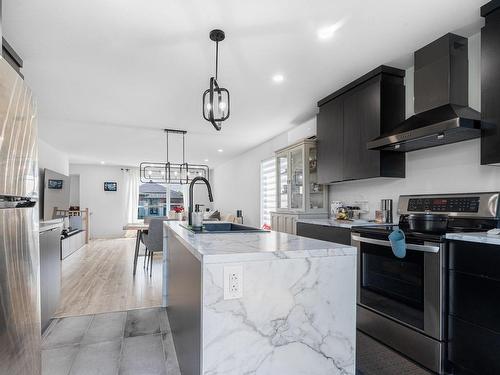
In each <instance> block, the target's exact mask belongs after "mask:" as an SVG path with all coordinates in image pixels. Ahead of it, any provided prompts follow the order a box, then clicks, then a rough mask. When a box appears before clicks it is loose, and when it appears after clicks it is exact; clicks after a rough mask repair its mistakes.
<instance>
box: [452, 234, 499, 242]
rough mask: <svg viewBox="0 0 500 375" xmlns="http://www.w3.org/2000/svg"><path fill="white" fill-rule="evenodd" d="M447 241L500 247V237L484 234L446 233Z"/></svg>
mask: <svg viewBox="0 0 500 375" xmlns="http://www.w3.org/2000/svg"><path fill="white" fill-rule="evenodd" d="M446 239H447V240H455V241H466V242H479V243H486V244H490V245H500V235H488V234H487V233H485V232H474V233H447V234H446Z"/></svg>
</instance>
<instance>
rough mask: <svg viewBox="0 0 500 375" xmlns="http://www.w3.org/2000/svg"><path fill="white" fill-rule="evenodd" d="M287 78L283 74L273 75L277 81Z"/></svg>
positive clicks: (274, 80)
mask: <svg viewBox="0 0 500 375" xmlns="http://www.w3.org/2000/svg"><path fill="white" fill-rule="evenodd" d="M284 80H285V77H284V76H283V74H279V73H278V74H275V75H273V82H275V83H281V82H283V81H284Z"/></svg>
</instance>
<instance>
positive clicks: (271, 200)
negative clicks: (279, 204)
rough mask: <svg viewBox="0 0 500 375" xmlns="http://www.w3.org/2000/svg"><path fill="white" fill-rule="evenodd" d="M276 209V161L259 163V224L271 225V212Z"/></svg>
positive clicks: (272, 159)
mask: <svg viewBox="0 0 500 375" xmlns="http://www.w3.org/2000/svg"><path fill="white" fill-rule="evenodd" d="M274 210H276V161H275V159H274V158H271V159H267V160H264V161H262V162H261V163H260V225H261V227H263V226H264V225H266V226H267V225H268V226H271V212H272V211H274Z"/></svg>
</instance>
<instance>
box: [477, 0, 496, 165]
mask: <svg viewBox="0 0 500 375" xmlns="http://www.w3.org/2000/svg"><path fill="white" fill-rule="evenodd" d="M481 16H483V17H485V19H486V22H485V26H484V27H483V28H482V30H481V117H482V119H483V121H485V122H488V123H490V124H493V125H494V126H493V127H491V128H487V129H483V130H482V134H481V164H498V165H500V147H498V145H499V144H500V69H499V66H500V1H498V0H495V1H491V2H489V3H488V4H486V5H484V6H483V7H481Z"/></svg>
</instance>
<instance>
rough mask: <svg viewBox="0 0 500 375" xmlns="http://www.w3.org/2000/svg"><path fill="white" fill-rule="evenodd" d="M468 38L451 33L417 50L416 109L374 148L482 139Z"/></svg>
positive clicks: (372, 143)
mask: <svg viewBox="0 0 500 375" xmlns="http://www.w3.org/2000/svg"><path fill="white" fill-rule="evenodd" d="M468 65H469V63H468V47H467V39H466V38H463V37H460V36H458V35H455V34H447V35H445V36H443V37H441V38H439V39H438V40H436V41H434V42H432V43H431V44H429V45H427V46H425V47H423V48H422V49H420V50H418V51H416V52H415V73H414V81H415V92H414V95H415V112H416V114H415V115H413V116H411V117H410V118H408V119H407V120H405V121H404V122H403V123H401V124H400V125H399V126H397V127H396V128H395V129H394V130H393V131H391V132H390V133H387V134H383V135H381V136H380V137H378V138H375V139H374V140H372V141H370V142H368V144H367V147H368V149H370V150H392V151H401V152H407V151H414V150H420V149H424V148H429V147H435V146H440V145H444V144H448V143H455V142H460V141H465V140H468V139H472V138H478V137H480V135H481V128H482V127H485V124H483V123H482V122H481V114H480V113H479V112H477V111H475V110H474V109H472V108H470V107H469V106H468V88H469V85H468V69H469V68H468Z"/></svg>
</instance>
